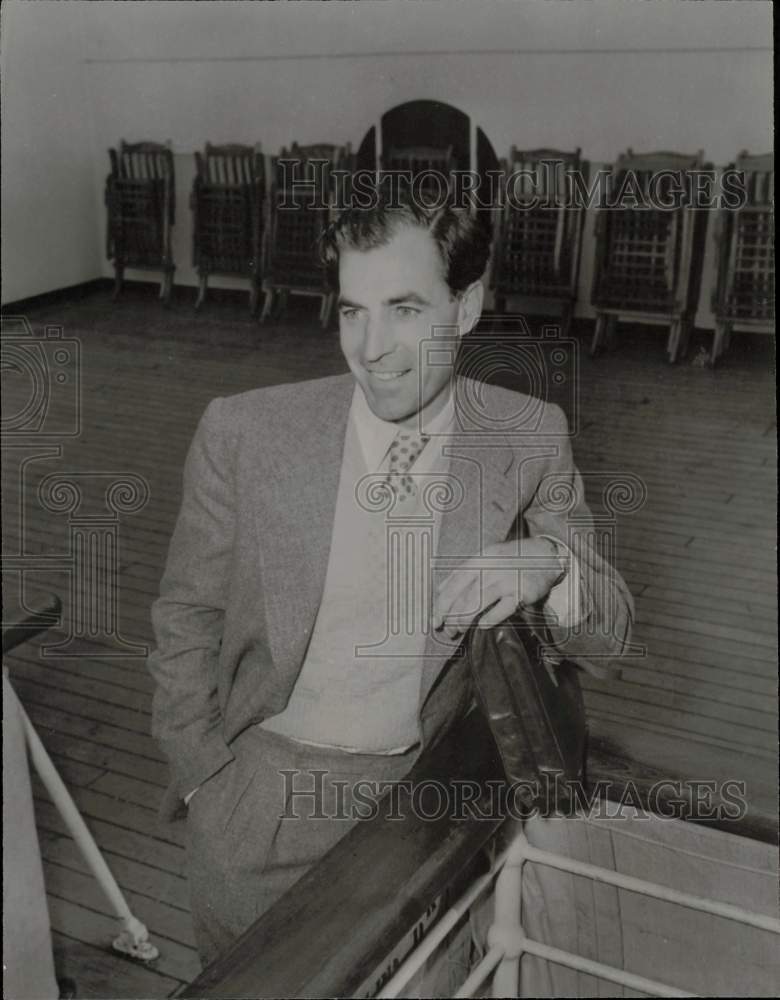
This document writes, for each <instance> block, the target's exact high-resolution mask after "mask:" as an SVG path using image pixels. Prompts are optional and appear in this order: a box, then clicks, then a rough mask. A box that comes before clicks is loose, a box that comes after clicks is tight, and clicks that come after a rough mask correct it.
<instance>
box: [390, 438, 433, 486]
mask: <svg viewBox="0 0 780 1000" xmlns="http://www.w3.org/2000/svg"><path fill="white" fill-rule="evenodd" d="M428 440H429V435H428V434H416V433H415V432H414V431H406V430H400V431H399V432H398V434H397V435H396V437H395V440H394V441H393V443H392V444H391V445H390V451H389V455H390V459H389V462H388V466H387V474H386V476H385V482H386V483H387V484H388V485H389V486H390V489H391V490H392V491H393V493H394V494H395V495H396V497H397V499H398V500H411V499H413V498H414V497H415V496H416V495H417V490H416V488H415V485H414V480H413V479H412V477H411V476H410V475H409V470H410V469H411V467H412V466H413V465H414V463H415V462H416V461H417V458H418V456H419V454H420V452H421V451H422V450H423V448H424V447H425V446H426V444H427V443H428Z"/></svg>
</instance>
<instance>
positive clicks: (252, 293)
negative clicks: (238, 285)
mask: <svg viewBox="0 0 780 1000" xmlns="http://www.w3.org/2000/svg"><path fill="white" fill-rule="evenodd" d="M259 305H260V283H259V282H258V281H257V280H256V279H254V278H253V279H252V286H251V288H250V289H249V315H250V316H257V308H258V306H259Z"/></svg>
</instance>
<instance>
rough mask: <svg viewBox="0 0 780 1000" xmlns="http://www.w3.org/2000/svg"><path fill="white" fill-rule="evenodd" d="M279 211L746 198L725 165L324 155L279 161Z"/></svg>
mask: <svg viewBox="0 0 780 1000" xmlns="http://www.w3.org/2000/svg"><path fill="white" fill-rule="evenodd" d="M277 166H278V170H279V172H280V183H279V188H280V198H279V201H278V203H277V208H279V209H281V210H285V209H287V210H296V209H309V210H311V211H323V210H326V209H328V208H335V209H336V210H338V211H341V210H343V209H346V208H355V209H359V210H368V209H372V208H376V207H377V206H378V205H379V204H380V203H381V204H382V205H384V206H385V207H387V208H390V209H392V208H398V207H400V205H401V203H402V201H403V200H405V199H407V198H408V197H409V194H410V193H411V197H412V199H413V200H414V202H415V203H416V204H418V205H425V206H426V207H427V208H433V209H436V208H440V207H443V206H444V205H449V206H451V207H454V208H461V209H469V210H492V209H504V208H509V209H513V210H515V211H520V212H524V211H533V210H535V209H554V208H555V209H557V208H566V209H572V210H578V209H599V210H602V209H607V210H624V209H639V210H656V211H673V210H676V209H681V208H687V209H698V210H702V211H709V210H712V209H728V210H731V211H736V210H737V209H739V208H742V207H743V206H744V205H745V203H746V201H747V187H746V180H745V174H744V171H741V170H737V169H736V168H733V167H730V168H727V169H725V170H715V169H714V168H712V167H702V168H695V169H685V170H671V169H664V170H656V171H652V172H644V171H643V172H639V171H635V170H632V169H626V170H622V171H620V173H615V172H614V171H612V170H610V169H609V168H608V167H601V168H599V169H598V170H595V171H594V172H593V173H591V174H589V175H588V174H585V173H583V172H582V171H580V170H575V169H571V168H570V167H568V166H567V165H566V164H565V163H564V162H563V161H562V160H555V159H550V160H545V161H542V162H540V163H538V164H536V165H534V166H531V167H528V168H523V169H517V170H513V171H505V170H486V171H484V172H482V173H478V172H476V171H473V170H453V171H450V172H448V173H443V172H441V171H439V170H435V169H428V170H419V171H416V172H412V171H410V170H381V171H375V170H355V171H352V170H345V169H339V168H336V167H333V165H332V164H331V162H330V161H329V160H325V159H323V160H316V159H315V160H308V161H301V160H298V159H294V158H285V159H279V160H278V163H277Z"/></svg>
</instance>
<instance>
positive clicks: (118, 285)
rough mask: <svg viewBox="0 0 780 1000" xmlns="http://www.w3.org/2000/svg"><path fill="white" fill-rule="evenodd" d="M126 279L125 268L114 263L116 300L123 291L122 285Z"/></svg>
mask: <svg viewBox="0 0 780 1000" xmlns="http://www.w3.org/2000/svg"><path fill="white" fill-rule="evenodd" d="M124 280H125V269H124V267H123V266H122V265H121V264H115V265H114V296H113V299H114V302H116V300H117V299H118V298H119V293H120V292H121V291H122V285H123V283H124Z"/></svg>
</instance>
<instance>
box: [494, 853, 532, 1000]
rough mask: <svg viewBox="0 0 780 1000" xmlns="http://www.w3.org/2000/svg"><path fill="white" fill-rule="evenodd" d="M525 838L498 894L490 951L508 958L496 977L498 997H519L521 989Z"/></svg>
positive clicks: (498, 882)
mask: <svg viewBox="0 0 780 1000" xmlns="http://www.w3.org/2000/svg"><path fill="white" fill-rule="evenodd" d="M525 844H526V839H525V835H524V834H520V835H519V836H518V837H517V838H516V839H515V841H514V843H513V844H512V847H511V848H510V851H509V855H508V857H507V860H506V864H505V865H504V867H503V868H502V869H501V871H500V872H499V873H498V878H497V879H496V890H495V910H494V913H495V920H494V922H493V925H492V927H491V928H490V930H489V932H488V947H489V948H491V949H492V948H501V950H502V951H503V953H504V955H503V958H502V959H501V961H500V962H499V964H498V967H497V969H496V973H495V976H494V977H493V989H492V995H493V996H494V997H516V996H518V995H519V993H518V989H519V985H520V956H521V955H522V954H523V951H524V947H523V940H524V935H523V925H522V923H521V920H520V914H521V905H520V900H521V897H522V892H523V867H524V865H525V850H524V848H525Z"/></svg>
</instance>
